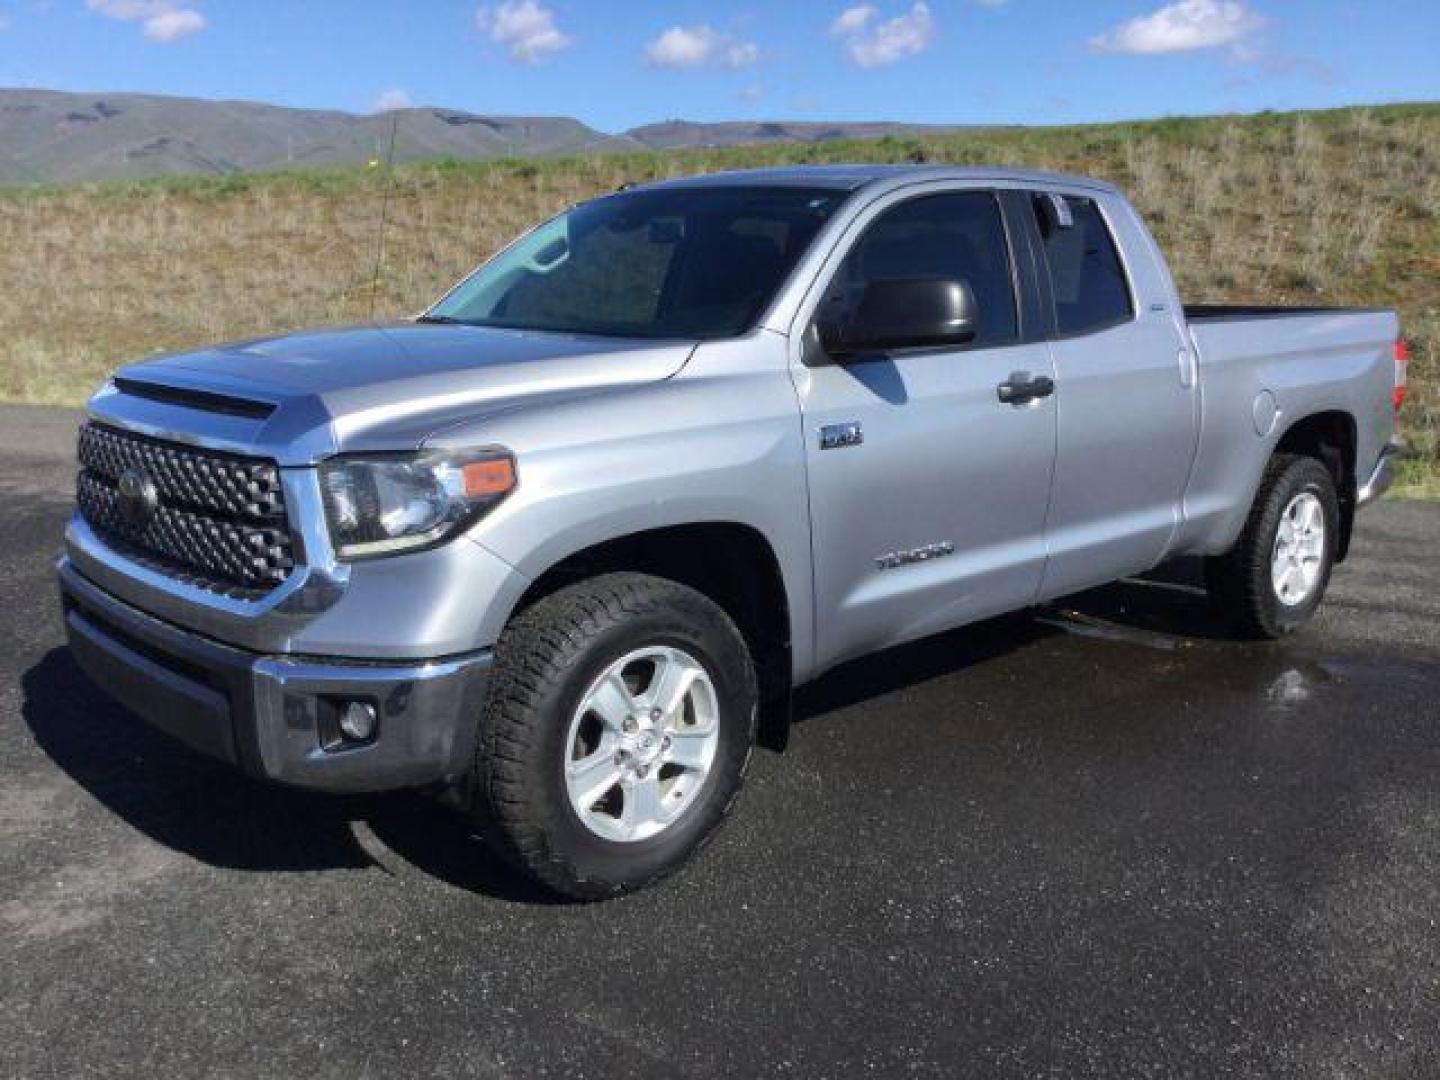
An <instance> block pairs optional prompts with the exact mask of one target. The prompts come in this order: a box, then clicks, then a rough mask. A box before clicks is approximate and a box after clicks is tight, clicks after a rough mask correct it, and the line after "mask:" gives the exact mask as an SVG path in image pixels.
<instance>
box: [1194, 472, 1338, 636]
mask: <svg viewBox="0 0 1440 1080" xmlns="http://www.w3.org/2000/svg"><path fill="white" fill-rule="evenodd" d="M1307 491H1308V492H1310V493H1312V494H1313V495H1315V496H1316V498H1318V499H1319V501H1320V506H1321V508H1322V510H1323V512H1324V521H1325V533H1324V544H1323V548H1322V551H1321V556H1320V574H1319V578H1318V580H1317V581H1316V584H1315V586H1314V588H1313V589H1312V591H1311V592H1310V593H1309V594H1308V595H1307V596H1306V597H1305V598H1304V600H1302V601H1301V602H1299V603H1296V604H1287V603H1284V602H1283V601H1282V600H1281V599H1280V596H1279V594H1278V593H1277V591H1276V588H1275V585H1274V583H1273V581H1272V578H1271V558H1272V556H1273V554H1274V552H1275V544H1276V537H1277V535H1278V533H1279V529H1280V520H1281V516H1282V514H1283V513H1284V512H1285V508H1286V507H1287V506H1289V505H1290V503H1291V501H1292V500H1293V499H1295V497H1296V496H1298V495H1300V494H1301V493H1303V492H1307ZM1339 536H1340V503H1339V499H1338V498H1337V497H1336V494H1335V480H1334V478H1333V477H1332V476H1331V474H1330V470H1329V469H1327V468H1326V467H1325V466H1324V464H1322V463H1321V462H1319V461H1317V460H1316V459H1315V458H1312V457H1301V456H1299V455H1296V454H1276V455H1275V456H1274V457H1272V458H1271V459H1270V462H1269V464H1268V465H1267V466H1266V467H1265V474H1264V476H1263V477H1262V478H1261V480H1260V488H1259V490H1258V491H1257V492H1256V493H1255V503H1254V505H1253V506H1252V507H1251V508H1250V516H1249V518H1248V519H1247V520H1246V522H1245V527H1244V529H1242V530H1241V532H1240V537H1239V539H1238V540H1236V542H1235V546H1234V547H1233V548H1231V549H1230V551H1228V552H1227V553H1226V554H1224V555H1220V556H1216V557H1214V558H1211V559H1207V560H1206V563H1205V584H1206V587H1207V590H1208V591H1209V594H1210V601H1211V603H1212V605H1213V606H1214V608H1215V611H1216V613H1217V614H1218V615H1219V616H1220V617H1221V618H1222V619H1224V620H1226V621H1227V622H1228V623H1229V624H1230V626H1231V627H1232V628H1233V629H1234V631H1235V633H1236V635H1237V636H1238V637H1242V638H1248V639H1252V640H1256V639H1258V640H1266V639H1275V638H1280V637H1284V636H1285V635H1286V634H1289V633H1292V632H1294V631H1295V630H1297V629H1299V628H1300V627H1301V626H1303V625H1305V623H1307V622H1308V621H1309V620H1310V617H1311V616H1312V615H1314V614H1315V609H1316V608H1318V607H1319V606H1320V601H1321V600H1322V599H1323V598H1324V596H1325V588H1326V586H1327V585H1329V583H1330V571H1331V569H1332V568H1333V567H1334V564H1335V545H1336V541H1337V540H1338V539H1339Z"/></svg>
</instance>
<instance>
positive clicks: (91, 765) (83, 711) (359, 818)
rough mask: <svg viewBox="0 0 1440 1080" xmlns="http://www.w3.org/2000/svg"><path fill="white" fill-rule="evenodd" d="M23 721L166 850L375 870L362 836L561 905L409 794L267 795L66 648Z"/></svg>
mask: <svg viewBox="0 0 1440 1080" xmlns="http://www.w3.org/2000/svg"><path fill="white" fill-rule="evenodd" d="M21 687H22V690H23V693H24V704H23V707H22V712H23V715H24V718H25V722H26V724H27V725H28V726H29V728H30V730H31V732H32V733H33V735H34V738H35V742H36V743H37V745H38V746H39V747H40V748H41V749H42V750H43V751H44V752H45V753H46V754H48V755H49V756H50V758H51V760H53V761H54V762H55V763H56V764H57V765H58V766H59V767H60V768H61V769H62V770H64V772H65V773H66V774H67V775H68V776H70V778H71V779H73V780H74V781H75V782H76V783H78V784H79V785H80V786H81V787H82V788H84V789H85V790H86V791H87V792H88V793H89V794H90V795H91V796H93V797H94V798H95V799H96V800H97V801H98V802H99V803H100V804H101V805H103V806H104V807H105V808H106V809H108V810H109V811H110V812H112V813H114V814H115V815H116V816H118V817H120V818H121V819H123V820H124V821H125V822H127V823H128V824H129V825H131V826H133V827H134V828H136V829H138V830H140V831H141V832H142V833H144V834H145V835H146V836H148V837H150V838H151V839H152V840H155V841H157V842H158V843H161V844H164V845H165V846H167V847H169V848H171V849H173V850H175V851H179V852H183V853H184V854H186V855H190V856H191V857H193V858H195V859H198V860H200V861H201V862H204V863H207V864H209V865H211V866H217V867H222V868H225V869H232V870H252V871H270V872H284V871H307V870H308V871H313V870H363V869H367V868H370V867H374V866H377V865H380V866H381V867H382V868H383V869H385V870H387V872H391V873H395V872H396V868H395V867H394V866H393V865H392V860H391V859H389V858H388V857H385V855H384V854H383V853H382V857H381V858H378V859H377V858H376V857H375V855H374V854H372V852H371V851H368V850H367V848H366V845H365V844H363V843H362V842H361V840H360V839H359V838H358V837H357V834H356V828H355V826H356V823H357V822H363V823H364V824H365V825H366V826H367V827H368V828H369V830H370V831H371V832H372V833H373V834H374V835H375V837H376V838H377V839H378V840H380V842H381V843H382V844H383V845H384V846H385V847H387V848H389V849H390V851H392V852H393V853H394V854H395V855H397V856H399V858H400V859H402V860H404V862H406V863H409V864H411V865H413V866H414V867H416V868H417V869H419V870H421V871H423V872H424V873H425V874H428V875H430V876H433V877H436V878H439V879H441V880H444V881H446V882H449V883H452V884H454V885H456V886H459V887H461V888H464V889H467V890H471V891H476V892H481V893H485V894H487V895H490V896H493V897H496V898H498V899H503V900H513V901H517V902H525V903H536V902H545V901H547V900H552V899H553V898H552V897H551V896H550V894H548V893H545V892H543V891H542V890H541V889H539V888H538V887H537V886H533V885H532V884H531V883H530V882H529V881H528V880H527V879H525V878H524V877H522V876H521V875H519V874H516V873H514V872H512V871H511V870H510V869H509V868H508V867H506V866H505V865H504V864H503V863H502V862H501V861H500V860H499V859H497V858H496V857H495V856H494V855H492V854H491V853H490V851H489V850H488V848H486V847H485V845H484V844H483V843H482V842H481V841H480V840H479V838H478V837H476V836H474V835H473V833H472V832H471V830H470V829H469V828H468V827H467V823H466V821H465V820H464V819H463V818H462V817H461V816H460V815H459V814H456V813H453V812H451V811H448V810H446V809H445V808H444V807H442V806H440V805H438V804H437V803H435V802H434V801H432V800H430V799H427V798H424V797H421V796H418V795H413V794H409V793H402V794H397V795H384V796H337V795H325V794H320V793H315V792H306V791H300V790H296V789H292V788H285V787H281V786H279V785H275V784H265V783H261V782H259V781H255V780H251V779H250V778H248V777H246V776H243V775H242V774H240V773H239V772H237V771H235V770H234V769H233V768H231V767H229V766H227V765H223V764H221V763H219V762H215V761H212V760H210V759H209V758H207V757H205V756H203V755H201V754H199V753H196V752H195V751H193V750H191V749H190V748H189V747H187V746H185V745H183V744H182V743H180V742H177V741H176V740H174V739H172V738H170V737H169V736H168V735H165V734H163V733H161V732H159V731H157V730H155V729H154V728H152V727H150V726H149V725H148V724H146V723H144V722H143V721H141V720H140V719H138V718H137V717H135V716H133V715H131V714H130V713H129V712H127V711H126V710H125V709H123V708H122V707H121V706H119V705H117V704H116V703H115V702H113V701H111V700H110V699H109V698H108V697H107V696H106V695H105V694H104V693H102V692H101V691H100V690H99V689H98V688H97V687H95V686H94V685H93V684H92V683H91V682H90V680H89V679H88V678H86V677H85V675H84V674H83V673H82V672H81V671H80V669H79V667H78V666H77V665H76V664H75V662H74V661H73V660H72V659H71V657H70V654H69V651H68V650H66V649H64V648H56V649H53V650H51V651H50V652H49V653H47V654H46V655H45V656H44V657H43V658H42V659H41V660H40V661H39V662H38V663H37V664H35V665H34V666H33V667H31V668H30V669H29V670H28V671H26V672H25V674H24V676H23V677H22V680H21Z"/></svg>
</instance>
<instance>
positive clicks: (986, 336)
mask: <svg viewBox="0 0 1440 1080" xmlns="http://www.w3.org/2000/svg"><path fill="white" fill-rule="evenodd" d="M1398 329H1399V328H1398V325H1397V319H1396V316H1395V315H1394V313H1393V312H1389V311H1360V310H1343V311H1342V310H1333V309H1319V308H1307V309H1273V308H1223V307H1199V308H1197V307H1190V308H1187V307H1183V306H1182V304H1181V301H1180V298H1179V297H1178V296H1177V295H1176V291H1175V286H1174V284H1173V282H1172V280H1171V277H1170V274H1169V272H1168V270H1167V268H1166V265H1165V262H1164V260H1163V258H1162V257H1161V254H1160V251H1159V249H1158V248H1157V247H1156V244H1155V241H1154V240H1153V239H1152V238H1151V236H1150V234H1149V233H1148V232H1147V230H1146V228H1145V226H1144V224H1143V223H1142V222H1141V220H1140V218H1139V217H1138V216H1137V214H1136V213H1135V211H1134V210H1133V209H1132V208H1131V207H1130V205H1129V204H1128V203H1127V202H1126V200H1125V199H1124V198H1123V197H1122V196H1121V195H1120V194H1119V192H1117V191H1116V190H1115V188H1113V187H1111V186H1110V185H1108V184H1104V183H1099V182H1096V181H1093V180H1087V179H1083V178H1079V177H1069V176H1059V175H1052V174H1043V173H1030V172H1020V171H1015V170H1009V169H958V168H928V167H927V168H912V167H898V168H897V167H868V166H867V167H858V166H857V167H830V168H794V169H780V170H767V171H755V172H740V173H733V174H724V175H716V176H703V177H696V178H691V179H685V180H678V181H672V182H665V183H658V184H652V185H647V186H643V187H637V188H631V189H628V190H622V191H620V192H617V193H615V194H612V195H608V196H605V197H603V198H599V199H595V200H594V201H591V202H587V203H584V204H582V205H579V206H576V207H574V208H573V209H571V210H569V211H567V212H565V213H563V214H561V215H559V216H558V217H556V218H554V219H552V220H550V221H548V222H546V223H544V224H542V225H540V226H538V227H537V228H535V229H534V230H533V231H531V232H530V233H528V234H526V235H525V236H523V237H521V238H520V239H519V240H517V241H516V242H515V243H513V244H512V245H511V246H510V247H508V248H507V249H505V250H504V251H502V252H500V253H499V254H498V255H496V256H495V257H494V258H493V259H491V260H490V261H489V262H487V263H485V264H484V265H483V266H481V267H480V268H479V269H478V270H476V271H475V272H474V273H473V274H471V275H470V276H469V277H467V278H466V279H465V280H463V281H462V282H460V284H458V285H457V286H455V288H454V289H453V290H451V291H450V293H448V294H447V295H446V296H445V297H443V298H442V299H441V300H440V301H439V302H438V303H437V304H435V305H434V306H433V307H432V308H430V310H429V311H428V312H427V313H426V314H424V315H422V316H420V317H419V318H418V319H416V320H414V321H413V322H406V323H402V324H398V325H386V326H373V327H364V328H359V329H344V330H321V331H316V332H312V333H301V334H293V335H289V336H284V337H274V338H265V339H261V340H257V341H246V342H240V343H237V344H231V345H226V346H221V347H217V348H214V349H207V350H202V351H199V352H191V353H185V354H181V355H175V356H169V357H165V358H161V359H155V360H149V361H146V362H143V363H138V364H135V365H132V366H129V367H125V368H122V369H121V370H120V371H118V372H117V373H116V374H115V375H114V376H113V377H112V378H111V379H109V380H108V381H107V382H106V384H105V385H104V386H103V387H102V388H101V389H100V390H99V391H98V392H97V393H96V394H95V396H94V397H93V398H92V399H91V401H90V404H89V416H88V419H87V420H86V422H85V423H84V426H83V427H82V429H81V431H80V435H79V458H80V472H79V477H78V482H77V483H78V490H77V502H78V509H77V512H76V513H75V515H74V517H73V519H72V521H71V522H70V525H69V528H68V531H67V534H66V542H65V554H64V556H63V557H62V558H61V559H60V562H59V577H60V586H61V591H62V596H63V604H64V613H65V619H66V623H67V629H68V634H69V639H70V644H71V648H72V649H73V652H74V655H75V657H76V658H77V660H78V661H79V663H80V664H81V666H82V667H83V668H84V669H85V671H87V672H88V673H89V674H90V676H91V677H92V678H93V679H95V680H96V681H97V682H98V683H99V684H100V685H101V686H103V687H105V688H106V689H107V690H108V691H110V693H112V694H113V695H114V696H115V697H116V698H118V699H119V700H120V701H121V702H123V703H124V704H126V705H127V706H129V707H130V708H132V709H133V710H135V711H136V712H137V713H139V714H141V715H143V716H145V717H147V718H148V719H149V720H151V721H152V722H153V723H155V724H156V725H158V726H159V727H161V728H163V729H165V730H167V731H169V732H171V733H172V734H174V735H176V736H178V737H179V738H180V739H182V740H184V741H185V742H187V743H189V744H190V745H191V746H192V747H194V748H196V749H198V750H200V751H203V752H205V753H207V754H210V755H213V756H215V757H218V758H222V759H224V760H225V761H228V762H232V763H234V764H235V765H236V766H238V767H239V768H241V769H243V770H245V771H246V772H247V773H250V774H252V775H254V776H257V777H263V778H267V779H272V780H277V781H281V782H285V783H289V784H296V785H301V786H305V787H311V788H318V789H325V790H331V791H375V790H382V789H392V788H402V787H403V788H425V789H430V790H432V791H435V792H437V793H441V794H443V795H445V796H446V797H448V798H449V799H450V800H451V801H452V802H454V803H455V804H456V805H457V806H460V807H463V809H464V810H465V811H466V812H468V813H470V814H472V815H473V816H474V818H475V820H476V821H477V822H478V823H479V829H480V831H481V832H483V833H484V834H485V835H486V836H487V837H489V838H491V839H492V840H493V841H494V843H495V845H496V846H497V848H498V849H499V850H500V851H501V852H502V853H503V854H505V855H506V856H508V857H509V858H510V859H512V860H513V861H514V862H515V863H516V864H517V865H518V866H520V867H521V868H523V869H524V870H525V871H527V872H528V873H530V874H532V875H534V876H536V877H537V878H539V879H540V880H541V881H543V882H544V883H546V884H547V885H548V886H550V887H551V888H552V889H555V890H557V891H559V892H561V893H563V894H567V895H570V896H575V897H584V898H591V897H603V896H608V895H612V894H614V893H617V892H620V891H623V890H626V889H631V888H635V887H638V886H641V885H644V884H646V883H649V882H651V881H654V880H656V879H657V878H660V877H662V876H663V875H665V874H666V873H668V872H670V871H671V870H673V869H675V868H676V867H677V866H679V865H680V864H681V863H682V862H683V861H684V860H685V859H686V858H687V857H688V856H689V855H690V854H691V853H693V852H694V851H695V850H696V849H697V847H699V845H701V844H702V843H703V842H704V841H705V840H706V838H707V837H708V836H709V835H710V834H711V833H712V831H713V830H714V829H715V828H716V826H717V825H718V824H719V823H720V821H721V819H722V818H723V817H724V816H725V814H726V813H727V811H728V810H729V809H730V807H731V805H732V804H733V802H734V801H735V798H736V795H737V793H738V792H739V789H740V786H741V781H742V778H743V776H744V773H745V770H746V764H747V762H748V760H749V757H750V753H751V748H752V746H753V745H754V744H755V743H756V741H757V739H758V740H760V741H762V742H765V741H768V742H769V743H772V744H776V745H783V741H784V737H785V732H786V727H787V724H788V717H789V701H790V695H791V692H792V688H794V687H795V686H797V685H799V684H802V683H804V682H806V681H808V680H811V679H814V678H815V677H816V676H817V675H819V674H820V673H821V672H824V671H825V670H827V669H829V668H831V667H833V666H835V665H836V664H839V663H841V662H842V661H845V660H847V659H850V658H852V657H857V656H860V655H862V654H865V653H871V652H874V651H876V650H879V649H884V648H887V647H889V646H893V645H896V644H899V643H901V642H905V641H910V640H912V639H916V638H920V637H922V636H925V635H929V634H934V633H937V632H939V631H943V630H946V629H948V628H951V627H955V626H958V625H961V624H964V623H969V622H973V621H975V620H980V619H984V618H987V617H989V616H994V615H997V614H999V613H1002V612H1007V611H1011V610H1015V609H1019V608H1025V607H1028V606H1031V605H1036V604H1041V603H1043V602H1045V601H1048V600H1051V599H1052V598H1055V597H1059V596H1063V595H1065V594H1069V593H1074V592H1076V591H1077V590H1082V589H1085V588H1088V587H1090V586H1095V585H1099V584H1102V583H1105V582H1108V581H1112V580H1114V579H1117V578H1120V577H1123V576H1126V575H1131V574H1136V573H1139V572H1142V571H1146V570H1149V569H1151V568H1153V567H1155V566H1156V565H1157V564H1160V563H1162V562H1165V561H1167V560H1171V559H1174V558H1176V557H1178V556H1202V557H1204V559H1205V566H1206V572H1207V580H1208V585H1209V590H1210V592H1211V595H1212V596H1213V598H1214V600H1215V602H1216V604H1217V605H1218V606H1219V608H1220V609H1221V610H1222V611H1223V612H1224V613H1225V614H1226V615H1227V616H1228V617H1229V618H1230V620H1231V621H1232V622H1233V624H1234V626H1235V628H1236V631H1237V632H1238V633H1239V634H1241V635H1244V636H1248V637H1259V638H1265V637H1278V636H1280V635H1282V634H1285V633H1288V632H1290V631H1292V630H1294V629H1295V628H1297V627H1299V626H1300V625H1301V624H1303V623H1304V622H1305V621H1306V620H1307V619H1308V618H1309V617H1310V616H1311V615H1312V613H1313V612H1314V611H1315V608H1316V606H1317V605H1318V604H1319V603H1320V599H1321V597H1322V595H1323V594H1324V592H1325V588H1326V584H1327V581H1328V579H1329V576H1330V572H1331V568H1332V566H1333V565H1334V564H1335V563H1336V562H1338V561H1340V560H1342V559H1344V557H1345V553H1346V549H1347V547H1348V545H1349V542H1350V535H1351V530H1352V527H1353V522H1354V515H1355V512H1356V510H1357V508H1359V507H1360V506H1361V505H1362V504H1364V503H1365V502H1367V501H1369V500H1371V499H1373V498H1375V497H1376V496H1377V495H1379V494H1380V493H1381V492H1382V491H1383V490H1384V488H1385V486H1386V484H1387V482H1388V477H1389V466H1388V464H1387V455H1388V453H1389V447H1390V443H1391V438H1392V433H1393V430H1394V419H1395V418H1394V411H1395V410H1396V409H1398V407H1399V400H1400V398H1401V396H1402V395H1403V384H1404V365H1403V359H1404V353H1403V344H1402V343H1400V341H1399V338H1398ZM877 737H878V733H877Z"/></svg>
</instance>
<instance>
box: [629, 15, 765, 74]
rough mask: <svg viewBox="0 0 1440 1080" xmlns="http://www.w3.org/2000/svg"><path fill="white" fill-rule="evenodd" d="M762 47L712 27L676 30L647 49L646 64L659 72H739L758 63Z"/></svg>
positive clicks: (673, 27)
mask: <svg viewBox="0 0 1440 1080" xmlns="http://www.w3.org/2000/svg"><path fill="white" fill-rule="evenodd" d="M759 59H760V46H759V45H756V44H755V43H754V42H753V41H742V40H740V39H739V38H734V37H731V36H730V35H729V34H722V33H720V32H719V31H718V30H715V29H714V28H712V27H709V26H703V25H702V26H672V27H670V29H669V30H666V31H665V32H664V33H663V34H661V35H660V36H659V37H657V38H656V39H655V40H654V41H652V42H650V44H649V45H646V46H645V62H646V63H647V64H649V65H650V66H651V67H657V68H678V69H684V68H700V67H716V66H718V67H726V68H729V69H730V70H731V71H739V70H740V69H741V68H747V67H750V66H751V65H753V64H755V63H757V62H758V61H759Z"/></svg>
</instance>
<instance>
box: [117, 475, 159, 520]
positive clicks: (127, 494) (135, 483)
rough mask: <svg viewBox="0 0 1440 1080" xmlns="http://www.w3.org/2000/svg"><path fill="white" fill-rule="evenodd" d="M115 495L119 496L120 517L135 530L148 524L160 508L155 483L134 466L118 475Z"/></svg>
mask: <svg viewBox="0 0 1440 1080" xmlns="http://www.w3.org/2000/svg"><path fill="white" fill-rule="evenodd" d="M115 493H116V494H117V495H118V496H119V510H120V516H121V517H123V518H124V519H125V520H126V521H127V522H128V523H129V524H130V525H131V526H133V527H134V528H137V529H143V528H144V527H145V526H146V525H147V524H149V521H150V519H151V518H152V517H154V516H155V511H156V509H158V508H159V506H160V493H159V492H158V491H157V490H155V481H154V480H151V479H150V474H149V473H147V472H146V471H145V470H144V469H137V468H135V467H134V466H131V467H130V468H128V469H126V470H125V471H124V472H122V473H121V474H120V479H119V481H118V482H117V483H116V485H115Z"/></svg>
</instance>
